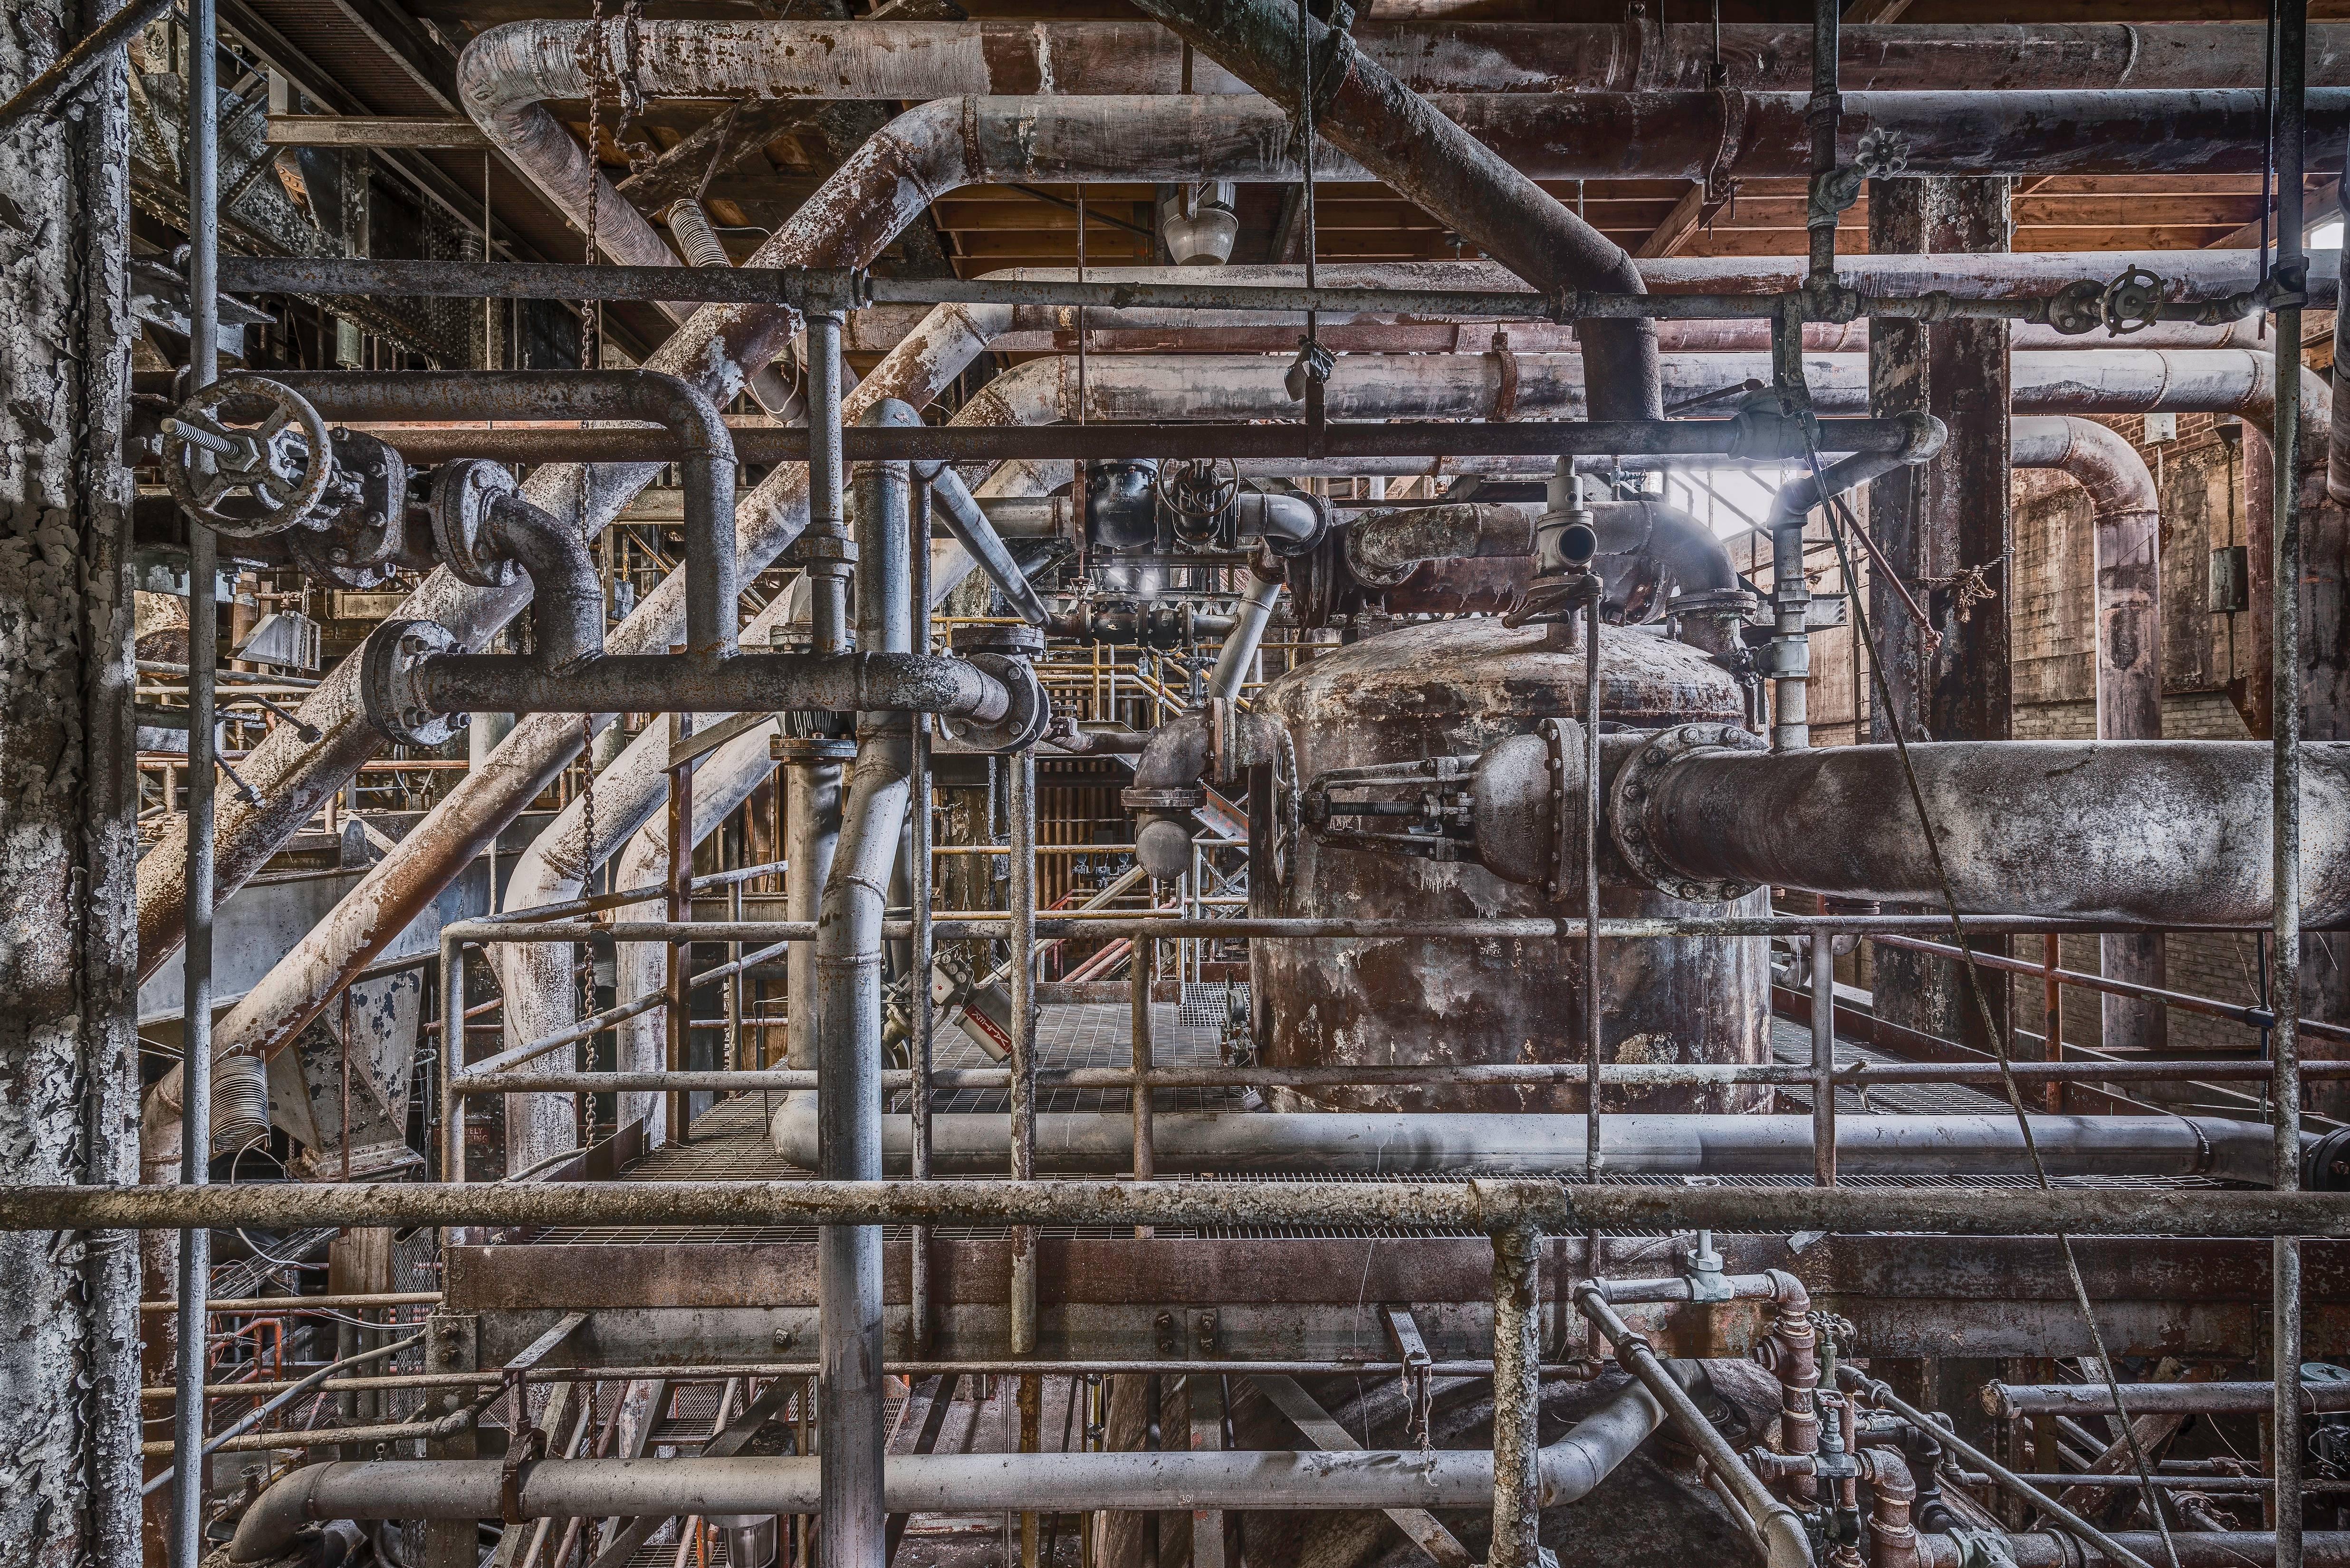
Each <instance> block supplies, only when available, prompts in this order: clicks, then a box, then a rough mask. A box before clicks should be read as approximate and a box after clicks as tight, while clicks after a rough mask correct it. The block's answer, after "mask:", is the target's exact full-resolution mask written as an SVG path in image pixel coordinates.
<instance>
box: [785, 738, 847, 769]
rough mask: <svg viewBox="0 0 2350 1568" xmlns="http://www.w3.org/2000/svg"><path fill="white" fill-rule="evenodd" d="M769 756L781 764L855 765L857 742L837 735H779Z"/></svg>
mask: <svg viewBox="0 0 2350 1568" xmlns="http://www.w3.org/2000/svg"><path fill="white" fill-rule="evenodd" d="M767 755H768V756H769V757H770V758H772V759H773V760H774V761H775V762H779V763H853V762H855V761H856V760H857V742H855V741H851V740H847V739H845V738H843V737H840V736H837V735H777V736H775V737H774V738H773V739H771V740H770V741H768V742H767Z"/></svg>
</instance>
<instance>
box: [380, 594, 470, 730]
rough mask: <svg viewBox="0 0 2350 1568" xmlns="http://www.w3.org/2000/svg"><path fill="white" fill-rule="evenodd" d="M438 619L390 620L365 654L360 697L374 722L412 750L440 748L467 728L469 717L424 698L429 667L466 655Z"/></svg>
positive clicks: (381, 628) (382, 627)
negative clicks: (425, 673) (442, 709)
mask: <svg viewBox="0 0 2350 1568" xmlns="http://www.w3.org/2000/svg"><path fill="white" fill-rule="evenodd" d="M462 651H463V649H461V648H460V647H459V646H458V643H457V639H456V638H455V637H453V636H452V635H451V634H450V632H449V630H448V628H445V627H443V626H442V625H441V624H440V623H439V622H437V621H429V620H388V621H385V622H384V623H383V624H382V625H381V626H379V627H377V628H375V630H374V631H372V632H370V633H369V634H368V639H367V644H366V646H365V647H364V648H362V649H360V652H359V659H360V662H359V695H360V699H361V701H363V702H364V704H365V705H366V710H367V716H368V722H369V723H370V724H373V725H374V726H375V727H376V728H377V729H379V730H380V731H382V732H384V734H385V735H386V736H387V737H389V738H390V739H391V740H393V741H396V742H400V744H402V745H407V746H438V745H441V744H442V743H443V742H446V741H447V740H448V739H449V738H450V737H451V736H452V735H453V734H455V733H456V732H458V731H460V730H462V729H463V728H464V727H465V723H466V715H465V714H463V713H442V712H438V711H435V710H434V709H433V707H432V703H431V702H430V701H428V700H427V699H426V697H425V695H424V687H423V680H422V679H421V678H422V674H423V670H424V667H425V666H426V665H428V664H430V663H431V662H432V660H433V659H437V658H439V657H441V656H442V655H443V654H448V653H457V652H462Z"/></svg>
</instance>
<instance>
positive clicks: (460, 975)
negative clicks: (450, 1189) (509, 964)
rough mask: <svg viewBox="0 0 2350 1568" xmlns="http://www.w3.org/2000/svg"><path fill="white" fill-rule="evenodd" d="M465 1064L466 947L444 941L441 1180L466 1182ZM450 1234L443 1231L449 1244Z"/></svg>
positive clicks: (442, 961) (455, 942)
mask: <svg viewBox="0 0 2350 1568" xmlns="http://www.w3.org/2000/svg"><path fill="white" fill-rule="evenodd" d="M464 1064H465V944H464V943H463V942H461V941H458V940H455V939H454V938H452V937H442V939H441V1179H442V1180H443V1181H447V1182H460V1181H463V1180H464V1179H465V1102H464V1101H463V1099H461V1098H460V1097H459V1096H458V1094H457V1074H458V1073H459V1071H460V1070H462V1069H463V1066H464ZM447 1237H448V1232H447V1231H443V1232H442V1240H443V1241H446V1240H447Z"/></svg>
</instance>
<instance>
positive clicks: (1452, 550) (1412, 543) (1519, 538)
mask: <svg viewBox="0 0 2350 1568" xmlns="http://www.w3.org/2000/svg"><path fill="white" fill-rule="evenodd" d="M1632 505H1638V503H1632ZM1346 538H1347V543H1346V553H1347V570H1348V571H1350V572H1352V573H1354V575H1355V576H1356V577H1357V579H1359V580H1361V581H1362V582H1365V583H1368V584H1371V585H1373V586H1375V587H1394V586H1395V585H1396V584H1398V583H1400V582H1402V581H1403V580H1404V578H1406V577H1408V576H1410V575H1411V573H1412V569H1413V568H1414V567H1416V566H1419V564H1420V563H1421V562H1423V561H1437V560H1461V559H1467V558H1481V557H1485V556H1531V555H1533V554H1534V514H1533V513H1532V512H1531V511H1529V510H1528V509H1527V508H1525V507H1523V506H1516V505H1510V504H1499V503H1491V502H1487V503H1476V502H1471V503H1463V504H1457V505H1451V506H1418V507H1409V508H1405V509H1403V510H1400V511H1396V512H1379V513H1374V514H1370V515H1368V516H1362V515H1358V516H1357V517H1356V518H1355V520H1354V521H1353V522H1352V523H1350V524H1348V525H1347V535H1346ZM1643 542H1645V536H1644V537H1643V539H1641V540H1635V541H1634V542H1633V545H1632V547H1634V548H1638V545H1639V544H1641V543H1643Z"/></svg>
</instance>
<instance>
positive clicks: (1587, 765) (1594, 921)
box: [1560, 459, 1607, 1181]
mask: <svg viewBox="0 0 2350 1568" xmlns="http://www.w3.org/2000/svg"><path fill="white" fill-rule="evenodd" d="M1560 461H1561V463H1562V465H1564V463H1565V459H1561V460H1560ZM1599 594H1600V587H1599V579H1598V577H1596V576H1593V577H1592V578H1591V579H1590V580H1589V582H1588V583H1587V584H1586V595H1585V597H1584V601H1583V641H1584V650H1583V747H1584V750H1583V776H1584V778H1585V779H1586V781H1587V785H1586V788H1585V790H1584V792H1583V920H1584V929H1583V989H1584V998H1583V1179H1585V1180H1586V1181H1596V1180H1597V1179H1599V1166H1600V1158H1599V1156H1600V1148H1599V1136H1600V1120H1599V1068H1600V1064H1601V1063H1602V1061H1603V1060H1604V1059H1605V1046H1604V1045H1603V1044H1602V1041H1601V1033H1602V1027H1603V1025H1604V1023H1605V1022H1606V1019H1605V1016H1604V1008H1605V1004H1606V1001H1607V999H1606V998H1605V997H1604V996H1602V995H1601V994H1600V987H1601V984H1602V979H1601V977H1602V976H1603V975H1604V974H1605V973H1606V971H1604V970H1602V969H1601V968H1600V967H1599V691H1600V683H1599Z"/></svg>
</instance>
